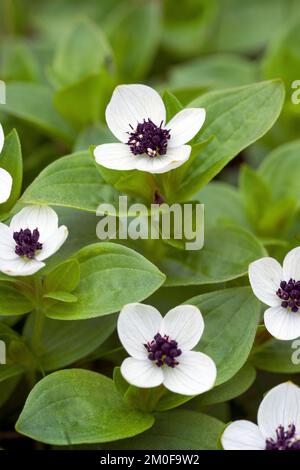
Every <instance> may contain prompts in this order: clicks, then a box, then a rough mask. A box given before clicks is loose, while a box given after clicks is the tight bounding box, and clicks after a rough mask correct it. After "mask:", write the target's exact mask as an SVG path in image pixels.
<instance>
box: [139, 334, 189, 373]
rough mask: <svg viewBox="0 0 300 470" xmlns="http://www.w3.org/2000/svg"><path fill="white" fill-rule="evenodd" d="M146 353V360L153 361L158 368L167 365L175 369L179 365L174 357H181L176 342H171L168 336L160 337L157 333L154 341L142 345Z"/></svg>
mask: <svg viewBox="0 0 300 470" xmlns="http://www.w3.org/2000/svg"><path fill="white" fill-rule="evenodd" d="M144 346H145V348H146V349H147V351H148V353H149V354H148V359H150V361H155V363H156V365H157V366H158V367H162V366H164V365H167V366H169V367H172V368H173V367H175V366H177V365H178V364H179V362H178V361H177V360H176V357H178V356H180V355H181V353H182V352H181V350H180V349H179V348H178V344H177V342H176V341H174V340H171V339H170V338H169V337H168V336H166V335H165V336H161V335H160V334H159V333H157V334H156V335H155V336H154V339H153V340H152V341H151V342H148V343H147V344H144Z"/></svg>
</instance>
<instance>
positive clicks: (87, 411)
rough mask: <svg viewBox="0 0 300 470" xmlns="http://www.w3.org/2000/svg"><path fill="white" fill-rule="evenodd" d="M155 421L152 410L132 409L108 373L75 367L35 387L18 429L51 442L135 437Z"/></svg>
mask: <svg viewBox="0 0 300 470" xmlns="http://www.w3.org/2000/svg"><path fill="white" fill-rule="evenodd" d="M153 422H154V418H153V417H152V416H151V415H149V414H147V413H142V412H140V411H137V410H132V409H130V408H127V407H126V405H125V404H124V402H123V399H122V397H121V395H120V394H119V393H118V392H117V391H116V389H115V387H114V383H113V381H112V380H111V379H109V378H108V377H105V376H104V375H100V374H97V373H95V372H91V371H87V370H80V369H69V370H64V371H59V372H55V373H53V374H51V375H48V376H47V377H45V378H44V379H42V380H41V381H40V382H39V383H38V384H37V385H36V386H35V387H34V389H33V390H32V391H31V392H30V394H29V396H28V398H27V400H26V403H25V406H24V409H23V411H22V413H21V415H20V417H19V419H18V421H17V424H16V429H17V431H18V432H20V433H21V434H25V435H26V436H29V437H31V438H32V439H35V440H37V441H41V442H44V443H47V444H52V445H72V444H87V443H101V442H108V441H113V440H118V439H122V438H126V437H130V436H135V435H136V434H139V433H141V432H143V431H145V430H146V429H148V428H150V427H151V426H152V424H153Z"/></svg>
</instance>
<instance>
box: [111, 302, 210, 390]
mask: <svg viewBox="0 0 300 470" xmlns="http://www.w3.org/2000/svg"><path fill="white" fill-rule="evenodd" d="M203 330H204V321H203V318H202V315H201V312H200V310H199V309H198V308H197V307H194V306H193V305H181V306H178V307H175V308H173V309H172V310H170V311H169V312H168V313H167V315H166V316H165V317H164V318H163V317H162V316H161V314H160V313H159V312H158V310H156V308H154V307H151V306H150V305H144V304H139V303H135V304H128V305H125V307H123V309H122V311H121V313H120V315H119V319H118V334H119V338H120V341H121V343H122V345H123V346H124V348H125V349H126V351H127V352H128V353H129V354H130V356H132V357H128V358H127V359H125V360H124V361H123V363H122V365H121V373H122V375H123V377H124V378H125V379H126V380H127V381H128V382H129V383H130V384H131V385H135V386H136V387H141V388H149V387H150V388H151V387H157V386H159V385H161V384H163V385H164V386H165V387H166V388H167V389H169V390H171V391H172V392H175V393H180V394H182V395H191V396H192V395H198V394H200V393H203V392H206V391H207V390H209V389H211V388H212V387H213V385H214V383H215V380H216V374H217V371H216V366H215V363H214V361H213V360H212V359H211V358H210V357H208V356H207V355H206V354H203V353H201V352H196V351H191V349H192V348H194V347H195V346H196V344H197V343H198V342H199V340H200V338H201V336H202V333H203Z"/></svg>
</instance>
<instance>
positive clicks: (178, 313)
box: [160, 305, 204, 351]
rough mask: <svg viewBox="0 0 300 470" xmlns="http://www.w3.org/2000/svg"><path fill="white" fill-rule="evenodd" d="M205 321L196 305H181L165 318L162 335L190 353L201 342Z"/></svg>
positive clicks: (161, 330) (161, 329) (161, 328)
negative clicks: (168, 337)
mask: <svg viewBox="0 0 300 470" xmlns="http://www.w3.org/2000/svg"><path fill="white" fill-rule="evenodd" d="M203 330H204V321H203V317H202V314H201V312H200V310H199V309H198V308H197V307H195V306H194V305H179V306H178V307H175V308H173V309H172V310H170V311H169V312H168V313H167V314H166V316H165V317H164V319H163V321H162V324H161V327H160V334H161V335H162V336H163V335H168V336H170V337H171V338H172V339H173V340H175V341H177V342H178V344H179V345H180V349H181V350H182V351H190V350H191V349H193V348H194V347H195V346H196V345H197V343H198V342H199V341H200V338H201V336H202V333H203Z"/></svg>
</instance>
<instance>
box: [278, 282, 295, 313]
mask: <svg viewBox="0 0 300 470" xmlns="http://www.w3.org/2000/svg"><path fill="white" fill-rule="evenodd" d="M276 294H277V296H278V297H279V298H280V299H281V300H282V302H281V306H282V307H284V308H288V309H290V310H291V311H292V312H298V310H299V307H300V281H295V280H294V279H290V280H289V282H286V281H281V283H280V288H279V289H278V291H277V292H276Z"/></svg>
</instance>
